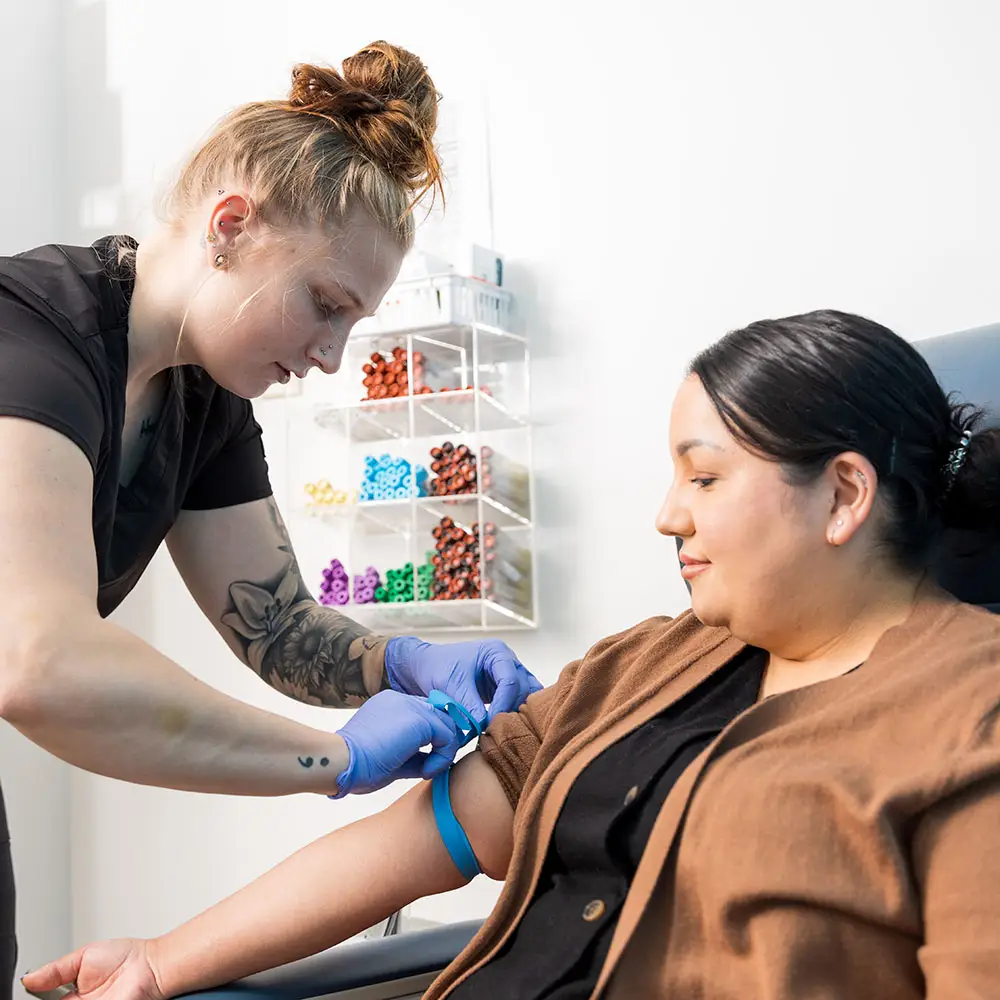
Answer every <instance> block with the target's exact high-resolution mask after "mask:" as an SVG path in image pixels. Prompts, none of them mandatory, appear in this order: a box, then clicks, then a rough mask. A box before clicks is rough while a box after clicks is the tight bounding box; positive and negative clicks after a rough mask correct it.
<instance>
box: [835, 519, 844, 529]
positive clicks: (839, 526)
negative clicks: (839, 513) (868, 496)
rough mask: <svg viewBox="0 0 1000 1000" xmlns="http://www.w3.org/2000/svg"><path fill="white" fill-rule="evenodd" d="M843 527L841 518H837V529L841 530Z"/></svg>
mask: <svg viewBox="0 0 1000 1000" xmlns="http://www.w3.org/2000/svg"><path fill="white" fill-rule="evenodd" d="M843 526H844V521H843V519H842V518H839V517H838V518H837V527H838V528H842V527H843Z"/></svg>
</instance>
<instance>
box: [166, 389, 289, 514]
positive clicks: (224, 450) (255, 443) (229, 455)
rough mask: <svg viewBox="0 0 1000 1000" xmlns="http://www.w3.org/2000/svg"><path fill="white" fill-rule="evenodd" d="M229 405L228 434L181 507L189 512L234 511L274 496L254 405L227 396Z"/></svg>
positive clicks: (199, 470) (231, 395)
mask: <svg viewBox="0 0 1000 1000" xmlns="http://www.w3.org/2000/svg"><path fill="white" fill-rule="evenodd" d="M225 405H226V409H227V410H228V415H227V418H225V423H226V425H227V427H228V431H227V432H226V433H225V434H224V438H223V443H222V446H221V448H219V449H218V450H217V451H216V452H215V453H214V454H213V455H211V456H210V457H209V458H208V460H207V461H206V462H205V464H204V465H203V466H202V467H201V468H200V469H198V471H197V473H196V475H195V477H194V479H193V480H192V481H191V485H190V486H189V487H188V490H187V493H186V494H185V497H184V502H183V504H181V506H182V507H183V508H184V509H185V510H215V509H217V508H219V507H234V506H236V505H237V504H241V503H250V502H251V501H252V500H263V499H264V498H265V497H269V496H271V493H272V490H271V480H270V477H269V476H268V471H267V458H266V457H265V455H264V442H263V439H262V432H261V428H260V424H258V423H257V421H256V420H255V419H254V415H253V407H252V406H251V405H250V401H249V400H246V399H241V398H240V397H238V396H234V395H233V394H232V393H228V392H227V393H226V394H225Z"/></svg>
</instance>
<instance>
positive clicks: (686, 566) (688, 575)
mask: <svg viewBox="0 0 1000 1000" xmlns="http://www.w3.org/2000/svg"><path fill="white" fill-rule="evenodd" d="M680 560H681V576H682V577H683V578H684V579H685V580H691V579H693V578H694V577H696V576H698V575H699V574H700V573H703V572H704V571H705V570H706V569H708V567H709V566H711V565H712V564H711V563H710V562H709V561H708V560H707V559H694V558H692V557H691V556H689V555H685V554H684V553H683V552H682V553H681V555H680Z"/></svg>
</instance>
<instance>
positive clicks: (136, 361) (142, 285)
mask: <svg viewBox="0 0 1000 1000" xmlns="http://www.w3.org/2000/svg"><path fill="white" fill-rule="evenodd" d="M175 241H176V237H175V236H173V235H172V234H171V232H170V231H169V230H168V229H167V228H166V227H162V228H160V229H158V230H156V231H155V232H154V233H153V234H151V235H150V236H149V237H148V238H147V239H144V240H143V241H142V243H140V244H139V248H138V250H137V251H136V262H135V290H134V292H133V294H132V302H131V305H130V307H129V314H128V327H129V330H128V341H129V361H128V392H129V395H133V396H138V395H141V394H142V393H143V392H144V391H145V389H146V388H147V387H148V386H149V384H150V383H151V382H152V381H153V380H154V379H155V378H156V376H157V375H159V374H160V373H161V372H163V371H166V370H167V369H168V368H172V367H174V366H175V365H181V364H185V363H186V361H185V359H184V357H183V352H182V350H181V344H180V334H181V326H182V323H183V319H184V310H185V301H186V299H185V295H186V294H187V293H186V291H185V290H186V289H189V288H190V284H189V281H188V279H187V276H186V275H185V274H184V273H183V271H184V269H183V267H182V266H178V265H179V264H181V262H182V261H183V258H182V256H181V255H180V254H178V253H176V252H175V248H174V243H175Z"/></svg>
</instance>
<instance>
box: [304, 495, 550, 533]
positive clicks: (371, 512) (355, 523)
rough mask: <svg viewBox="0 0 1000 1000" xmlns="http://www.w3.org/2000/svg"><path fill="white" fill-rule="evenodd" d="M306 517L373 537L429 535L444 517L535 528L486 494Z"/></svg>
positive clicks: (330, 509) (360, 506) (384, 503)
mask: <svg viewBox="0 0 1000 1000" xmlns="http://www.w3.org/2000/svg"><path fill="white" fill-rule="evenodd" d="M480 500H482V501H483V508H482V516H481V517H480V509H479V501H480ZM303 513H305V514H308V515H309V516H310V517H315V518H318V519H319V520H320V521H325V522H326V523H327V524H333V525H345V526H349V527H350V528H351V529H352V530H361V531H365V532H367V533H368V534H372V535H381V534H386V535H388V534H400V535H405V534H409V533H410V532H411V531H416V532H418V533H421V534H426V533H428V532H430V531H431V529H432V528H433V527H434V525H436V524H438V523H439V522H440V520H441V518H442V517H450V518H452V519H453V520H454V521H455V522H456V523H457V524H459V525H461V526H462V527H465V528H468V526H469V525H471V524H472V523H473V522H474V521H479V520H485V521H492V522H493V523H494V524H495V525H496V526H497V527H498V528H501V529H508V528H528V527H531V521H529V520H528V518H527V517H525V516H523V515H522V514H519V513H518V512H517V511H515V510H511V508H510V507H507V506H505V505H504V504H502V503H499V502H497V501H496V500H494V499H493V498H492V497H489V496H486V495H485V494H482V493H463V494H462V495H461V496H444V497H409V498H403V499H400V500H371V501H368V502H364V503H340V504H330V505H329V506H321V505H316V506H311V507H304V508H303Z"/></svg>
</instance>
